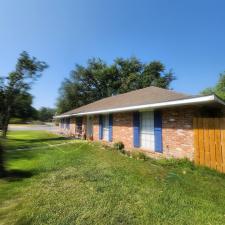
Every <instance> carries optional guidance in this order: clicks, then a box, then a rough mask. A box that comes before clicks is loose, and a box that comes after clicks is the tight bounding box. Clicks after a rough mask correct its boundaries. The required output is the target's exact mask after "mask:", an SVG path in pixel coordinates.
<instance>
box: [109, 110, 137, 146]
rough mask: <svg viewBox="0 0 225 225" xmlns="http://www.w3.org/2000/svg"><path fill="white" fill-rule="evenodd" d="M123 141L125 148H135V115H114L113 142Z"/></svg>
mask: <svg viewBox="0 0 225 225" xmlns="http://www.w3.org/2000/svg"><path fill="white" fill-rule="evenodd" d="M117 141H122V142H123V144H124V145H125V148H132V147H133V113H131V112H129V113H115V114H113V142H117Z"/></svg>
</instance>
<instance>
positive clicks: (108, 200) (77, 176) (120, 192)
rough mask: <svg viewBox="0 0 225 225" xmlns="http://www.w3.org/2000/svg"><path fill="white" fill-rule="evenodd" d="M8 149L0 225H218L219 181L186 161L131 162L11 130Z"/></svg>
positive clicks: (222, 205) (222, 185)
mask: <svg viewBox="0 0 225 225" xmlns="http://www.w3.org/2000/svg"><path fill="white" fill-rule="evenodd" d="M61 142H68V144H67V145H62V146H56V147H46V146H49V145H52V144H58V143H61ZM69 142H70V143H69ZM32 146H34V147H36V148H35V149H33V150H30V151H15V149H17V148H20V149H21V148H28V147H32ZM42 146H45V147H46V148H42V149H41V147H42ZM38 148H40V149H38ZM7 149H8V153H7V158H8V165H7V167H8V169H9V170H11V171H12V174H13V173H14V175H12V177H11V178H7V179H4V180H0V224H1V225H2V224H9V225H13V224H17V225H20V224H27V225H31V224H43V225H46V224H53V225H59V224H60V225H67V224H76V225H78V224H90V225H92V224H99V225H100V224H102V225H106V224H125V225H129V224H137V225H141V224H154V225H157V224H173V225H174V224H179V225H181V224H204V225H205V224H225V175H222V174H219V173H217V172H214V171H211V170H208V169H205V168H196V167H195V166H193V165H192V164H191V163H189V162H187V161H175V160H170V161H166V160H161V161H155V160H147V161H141V160H136V159H133V158H129V157H127V156H125V155H122V154H121V153H119V152H117V151H115V150H110V149H105V148H104V147H102V146H101V145H99V144H96V143H92V142H85V141H75V143H71V140H65V139H64V138H62V137H58V136H56V135H53V134H48V133H45V132H42V131H30V132H27V131H26V132H25V131H24V132H21V131H19V132H11V133H10V134H9V141H8V143H7Z"/></svg>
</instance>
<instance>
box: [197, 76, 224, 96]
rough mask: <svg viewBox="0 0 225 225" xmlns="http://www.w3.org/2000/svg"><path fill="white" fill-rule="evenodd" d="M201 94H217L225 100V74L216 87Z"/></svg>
mask: <svg viewBox="0 0 225 225" xmlns="http://www.w3.org/2000/svg"><path fill="white" fill-rule="evenodd" d="M201 93H202V94H204V95H209V94H216V95H218V96H219V97H220V98H222V99H224V100H225V72H224V73H221V74H220V77H219V80H218V82H217V83H216V85H215V86H214V87H210V88H206V89H205V90H203V91H202V92H201Z"/></svg>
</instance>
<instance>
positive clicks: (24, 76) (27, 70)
mask: <svg viewBox="0 0 225 225" xmlns="http://www.w3.org/2000/svg"><path fill="white" fill-rule="evenodd" d="M47 67H48V66H47V64H46V63H45V62H42V61H38V60H37V59H36V58H35V57H30V56H29V54H28V53H27V52H23V53H21V54H20V57H19V58H18V61H17V64H16V68H15V70H14V71H13V72H11V73H9V75H8V76H7V77H6V78H5V79H2V82H1V83H0V85H1V87H0V90H1V91H0V92H1V95H0V98H1V100H0V102H2V105H1V106H2V107H1V111H0V114H1V124H2V136H3V137H6V134H7V131H8V124H9V120H10V117H11V115H12V112H13V111H15V110H16V108H17V107H18V106H17V104H15V103H16V99H17V98H18V96H21V95H25V94H26V92H27V91H29V90H30V88H31V86H32V83H33V82H34V81H35V80H36V79H37V78H39V77H40V76H41V73H42V72H43V71H44V69H46V68H47Z"/></svg>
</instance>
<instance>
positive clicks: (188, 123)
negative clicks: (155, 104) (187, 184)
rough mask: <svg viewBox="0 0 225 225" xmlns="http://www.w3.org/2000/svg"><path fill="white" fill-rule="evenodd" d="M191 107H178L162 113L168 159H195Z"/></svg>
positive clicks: (164, 152)
mask: <svg viewBox="0 0 225 225" xmlns="http://www.w3.org/2000/svg"><path fill="white" fill-rule="evenodd" d="M194 114H195V110H194V109H193V108H191V107H179V108H178V107H177V108H173V109H164V110H163V111H162V138H163V154H164V155H165V156H167V157H171V156H172V157H175V158H188V159H190V160H192V159H193V157H194V137H193V116H194Z"/></svg>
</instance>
